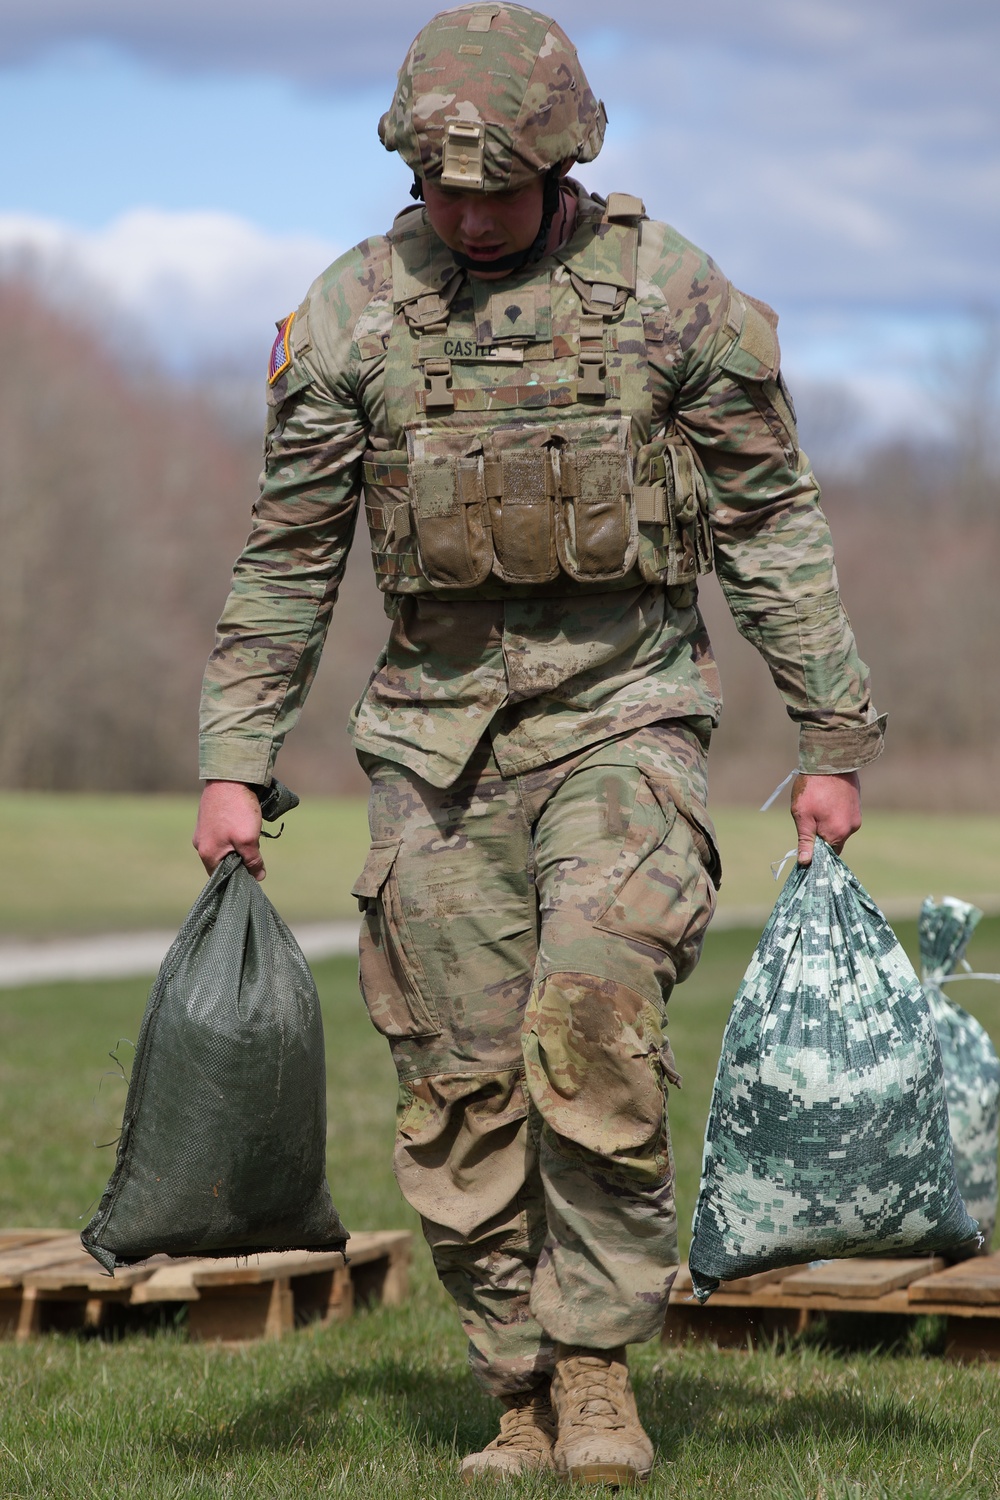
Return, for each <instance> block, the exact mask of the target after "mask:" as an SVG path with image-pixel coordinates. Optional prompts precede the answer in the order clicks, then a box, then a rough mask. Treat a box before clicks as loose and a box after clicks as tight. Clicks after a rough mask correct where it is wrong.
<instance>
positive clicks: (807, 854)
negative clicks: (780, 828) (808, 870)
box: [792, 771, 861, 865]
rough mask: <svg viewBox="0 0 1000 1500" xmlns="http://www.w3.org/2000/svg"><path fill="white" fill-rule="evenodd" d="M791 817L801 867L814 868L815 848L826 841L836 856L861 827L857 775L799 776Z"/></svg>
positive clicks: (793, 786) (793, 791) (794, 790)
mask: <svg viewBox="0 0 1000 1500" xmlns="http://www.w3.org/2000/svg"><path fill="white" fill-rule="evenodd" d="M792 817H793V818H794V819H795V827H796V829H797V830H798V835H799V855H798V858H799V864H800V865H809V864H812V857H813V844H814V843H815V842H816V839H817V837H819V838H821V839H825V840H826V842H827V843H828V844H829V845H830V848H831V849H833V850H835V851H836V853H837V854H839V853H840V851H841V850H842V849H843V847H844V845H845V844H846V843H847V840H848V839H849V838H850V836H851V834H852V833H856V832H857V831H858V829H859V828H860V827H861V782H860V779H859V777H858V773H857V771H843V772H841V773H840V774H839V775H837V776H796V778H795V780H794V781H793V782H792Z"/></svg>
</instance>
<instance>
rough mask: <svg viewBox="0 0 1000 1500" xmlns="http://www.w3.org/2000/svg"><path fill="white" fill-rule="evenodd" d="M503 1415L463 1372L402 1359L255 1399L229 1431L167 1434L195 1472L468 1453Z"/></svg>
mask: <svg viewBox="0 0 1000 1500" xmlns="http://www.w3.org/2000/svg"><path fill="white" fill-rule="evenodd" d="M498 1416H499V1407H498V1406H497V1404H496V1403H495V1402H493V1401H491V1400H490V1399H489V1398H488V1397H486V1396H484V1395H483V1394H482V1393H481V1392H480V1391H478V1390H477V1388H476V1387H475V1386H474V1385H473V1383H472V1380H471V1377H470V1376H468V1375H467V1374H465V1373H464V1372H461V1371H456V1372H455V1373H454V1374H449V1373H444V1372H441V1371H434V1370H427V1369H426V1368H425V1369H421V1368H420V1367H419V1366H418V1365H416V1364H415V1363H411V1362H408V1361H404V1360H402V1359H395V1358H390V1359H380V1360H377V1361H375V1362H373V1364H371V1365H370V1366H367V1367H366V1368H365V1369H364V1370H361V1369H351V1370H349V1371H346V1372H340V1371H337V1370H335V1369H332V1368H328V1369H316V1370H314V1371H312V1372H311V1373H310V1375H309V1377H308V1378H307V1379H305V1380H300V1381H298V1382H295V1383H294V1384H292V1385H286V1386H285V1387H284V1388H283V1389H282V1391H281V1392H280V1394H275V1395H273V1396H269V1395H267V1394H259V1393H255V1394H254V1396H253V1397H251V1398H249V1399H247V1400H244V1401H243V1403H242V1409H241V1410H240V1411H239V1412H238V1413H236V1414H235V1415H234V1416H233V1418H232V1419H231V1421H229V1422H227V1423H226V1424H225V1427H224V1429H223V1430H221V1431H220V1430H219V1429H218V1428H217V1427H213V1426H208V1425H206V1427H205V1428H204V1429H203V1430H202V1431H200V1432H197V1433H195V1434H192V1433H191V1432H190V1431H189V1430H188V1431H184V1430H181V1429H177V1430H174V1431H170V1430H165V1431H163V1432H162V1433H161V1434H160V1442H161V1443H162V1446H164V1447H165V1448H168V1449H169V1450H170V1451H171V1452H172V1453H173V1454H174V1455H175V1456H176V1457H177V1458H180V1459H182V1460H188V1461H190V1462H191V1463H193V1464H205V1463H207V1462H208V1461H209V1460H218V1459H219V1458H220V1457H224V1456H225V1455H226V1454H227V1453H239V1454H242V1455H246V1454H248V1453H252V1452H255V1451H256V1452H258V1453H266V1452H280V1451H284V1450H287V1449H290V1448H293V1447H295V1448H299V1449H304V1450H306V1451H313V1450H316V1449H321V1448H325V1447H328V1446H330V1445H331V1444H335V1445H336V1446H337V1447H338V1448H339V1449H342V1450H344V1451H347V1450H349V1449H352V1448H353V1449H357V1448H365V1449H369V1450H370V1449H371V1448H372V1447H373V1446H374V1445H381V1446H384V1447H388V1448H389V1449H391V1450H394V1451H395V1450H398V1449H400V1448H404V1447H405V1448H410V1447H414V1448H418V1449H426V1450H428V1451H429V1452H430V1451H436V1452H437V1453H438V1455H439V1456H440V1455H448V1454H451V1453H452V1452H457V1453H459V1454H461V1453H468V1452H471V1451H473V1450H475V1449H478V1448H481V1447H483V1446H484V1445H485V1444H486V1443H488V1442H489V1441H490V1439H491V1438H493V1437H495V1435H496V1428H497V1419H498Z"/></svg>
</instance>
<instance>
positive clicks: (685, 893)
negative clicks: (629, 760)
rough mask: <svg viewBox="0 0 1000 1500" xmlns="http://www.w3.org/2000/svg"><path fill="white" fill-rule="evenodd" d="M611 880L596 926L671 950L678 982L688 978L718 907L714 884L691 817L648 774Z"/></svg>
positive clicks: (621, 935)
mask: <svg viewBox="0 0 1000 1500" xmlns="http://www.w3.org/2000/svg"><path fill="white" fill-rule="evenodd" d="M654 809H655V812H654ZM656 814H658V815H659V823H658V825H657V818H656ZM657 826H658V828H659V833H658V836H656V835H655V834H654V830H655V829H656V828H657ZM611 884H612V889H611V892H610V895H609V898H608V900H607V902H606V903H605V905H604V908H603V910H602V911H601V912H600V913H599V915H598V917H597V918H596V920H595V922H594V926H595V927H596V928H598V929H599V930H600V931H601V932H610V933H615V934H617V935H618V936H620V937H624V938H630V939H632V940H633V941H635V942H639V943H642V944H644V945H645V946H647V947H650V948H658V949H660V950H662V951H663V952H667V953H670V954H671V955H672V956H673V958H674V962H675V965H676V971H677V975H676V977H677V980H678V981H680V980H682V979H685V978H686V977H687V975H688V974H690V972H691V970H692V969H693V968H694V966H695V964H696V963H697V961H698V957H699V954H700V952H701V945H702V941H703V939H704V936H705V930H706V928H707V927H708V924H709V921H710V920H711V917H712V913H713V911H714V910H715V887H714V885H713V884H712V881H711V879H710V878H709V872H708V870H707V869H706V867H705V863H704V860H703V858H702V855H701V852H700V851H699V848H698V846H697V844H696V843H695V838H694V834H693V831H692V829H691V826H690V824H689V823H688V822H687V819H686V818H683V817H681V816H679V814H678V812H677V808H676V807H675V806H674V805H673V804H672V803H669V802H668V803H667V804H666V805H664V802H663V801H662V800H661V799H659V798H657V796H656V794H655V793H654V791H653V789H652V787H651V786H650V785H649V783H648V782H647V781H646V779H645V777H643V780H642V782H641V783H640V785H639V789H638V791H637V793H636V799H635V805H634V807H633V812H632V820H631V822H630V825H629V830H628V834H627V836H626V840H625V845H624V847H623V850H622V857H621V859H620V860H619V863H618V866H617V868H616V871H615V875H614V876H613V877H612V882H611Z"/></svg>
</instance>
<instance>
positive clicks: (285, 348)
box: [267, 313, 295, 385]
mask: <svg viewBox="0 0 1000 1500" xmlns="http://www.w3.org/2000/svg"><path fill="white" fill-rule="evenodd" d="M294 321H295V314H294V313H289V314H288V317H287V318H283V319H282V321H281V322H280V323H278V324H277V325H276V326H277V329H278V336H277V338H276V339H275V341H274V343H273V344H272V346H271V358H270V360H269V361H268V366H267V383H268V385H273V384H274V382H275V381H276V380H277V378H278V376H279V375H284V373H285V371H286V370H287V369H288V366H289V365H290V364H291V362H292V349H291V345H290V343H289V337H290V335H291V331H292V323H293V322H294Z"/></svg>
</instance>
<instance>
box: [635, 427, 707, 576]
mask: <svg viewBox="0 0 1000 1500" xmlns="http://www.w3.org/2000/svg"><path fill="white" fill-rule="evenodd" d="M633 494H634V499H635V510H636V516H637V519H638V523H639V568H640V571H641V573H642V576H643V578H644V579H645V580H646V582H647V583H662V584H666V585H667V587H676V586H678V585H685V584H693V583H695V582H696V581H697V578H698V575H699V573H710V572H711V571H712V533H711V529H710V526H709V521H708V494H707V491H706V488H705V480H704V478H703V476H702V473H701V470H700V469H699V468H698V465H697V463H696V462H695V460H694V455H693V454H692V452H691V449H690V448H689V447H688V445H687V444H686V443H685V442H683V441H682V440H681V439H680V438H658V439H657V440H656V441H654V442H652V443H646V444H644V446H643V447H641V448H640V449H639V452H638V454H637V456H636V483H635V489H634V491H633Z"/></svg>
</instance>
